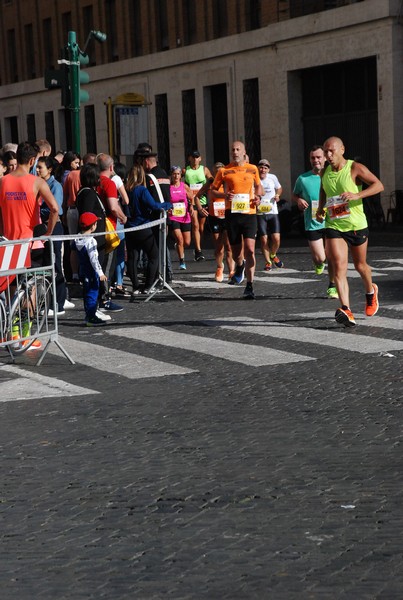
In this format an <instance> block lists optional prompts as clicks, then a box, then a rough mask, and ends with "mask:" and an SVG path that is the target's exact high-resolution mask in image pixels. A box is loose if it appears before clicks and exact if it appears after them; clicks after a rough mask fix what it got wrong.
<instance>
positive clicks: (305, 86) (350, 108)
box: [301, 56, 379, 174]
mask: <svg viewBox="0 0 403 600" xmlns="http://www.w3.org/2000/svg"><path fill="white" fill-rule="evenodd" d="M301 77H302V114H303V117H302V120H303V129H304V148H305V157H307V156H308V154H309V150H310V148H311V147H312V146H313V145H314V144H322V143H323V142H324V141H325V139H326V138H328V137H330V136H332V135H335V136H337V137H340V138H341V139H342V140H343V142H344V145H345V147H346V158H358V157H359V160H360V161H362V162H363V163H364V164H365V165H366V166H367V167H368V168H369V169H370V170H371V171H373V172H374V173H376V174H378V173H379V148H378V108H377V73H376V57H375V56H371V57H369V58H363V59H359V60H352V61H347V62H343V63H336V64H332V65H326V66H321V67H315V68H313V69H306V70H304V71H302V72H301ZM306 166H307V168H309V164H307V165H306Z"/></svg>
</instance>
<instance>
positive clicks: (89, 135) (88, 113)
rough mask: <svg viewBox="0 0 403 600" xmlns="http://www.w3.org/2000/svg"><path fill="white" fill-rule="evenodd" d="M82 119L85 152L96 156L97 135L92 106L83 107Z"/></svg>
mask: <svg viewBox="0 0 403 600" xmlns="http://www.w3.org/2000/svg"><path fill="white" fill-rule="evenodd" d="M84 119H85V140H86V143H87V152H92V153H93V154H97V134H96V126H95V110H94V106H93V105H90V106H85V107H84Z"/></svg>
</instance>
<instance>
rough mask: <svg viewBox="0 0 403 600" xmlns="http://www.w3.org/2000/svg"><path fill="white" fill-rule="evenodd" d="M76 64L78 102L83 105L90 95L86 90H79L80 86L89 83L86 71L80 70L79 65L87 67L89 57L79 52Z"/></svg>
mask: <svg viewBox="0 0 403 600" xmlns="http://www.w3.org/2000/svg"><path fill="white" fill-rule="evenodd" d="M78 62H79V63H80V64H79V67H78V90H79V91H78V101H79V104H83V103H84V102H88V100H89V99H90V95H89V93H88V92H87V90H83V89H81V85H82V84H84V85H85V84H86V83H89V81H90V76H89V75H88V73H87V71H83V70H82V69H81V65H88V63H89V62H90V57H89V56H88V54H84V53H83V52H81V51H80V53H79V55H78Z"/></svg>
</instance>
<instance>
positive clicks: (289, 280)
mask: <svg viewBox="0 0 403 600" xmlns="http://www.w3.org/2000/svg"><path fill="white" fill-rule="evenodd" d="M274 277H275V279H274V280H273V277H272V274H271V272H270V273H268V274H267V275H266V276H260V275H255V277H254V281H257V282H259V283H276V284H281V285H296V284H297V283H312V282H319V281H320V279H319V278H318V279H299V278H298V277H285V276H284V275H282V276H281V277H279V276H278V275H275V276H274Z"/></svg>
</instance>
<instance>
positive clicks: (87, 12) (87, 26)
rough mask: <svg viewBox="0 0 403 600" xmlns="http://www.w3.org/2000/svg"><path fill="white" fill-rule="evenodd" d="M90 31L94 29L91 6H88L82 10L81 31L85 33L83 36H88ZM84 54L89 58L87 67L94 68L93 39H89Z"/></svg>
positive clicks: (95, 62)
mask: <svg viewBox="0 0 403 600" xmlns="http://www.w3.org/2000/svg"><path fill="white" fill-rule="evenodd" d="M92 29H94V11H93V8H92V5H89V6H84V8H83V31H84V33H85V35H88V34H89V32H90V31H92ZM86 53H87V54H88V56H89V59H90V62H89V65H90V66H92V67H93V66H94V65H96V64H97V61H96V60H95V54H96V52H95V48H94V40H93V38H90V40H89V42H88V46H87V48H86Z"/></svg>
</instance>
